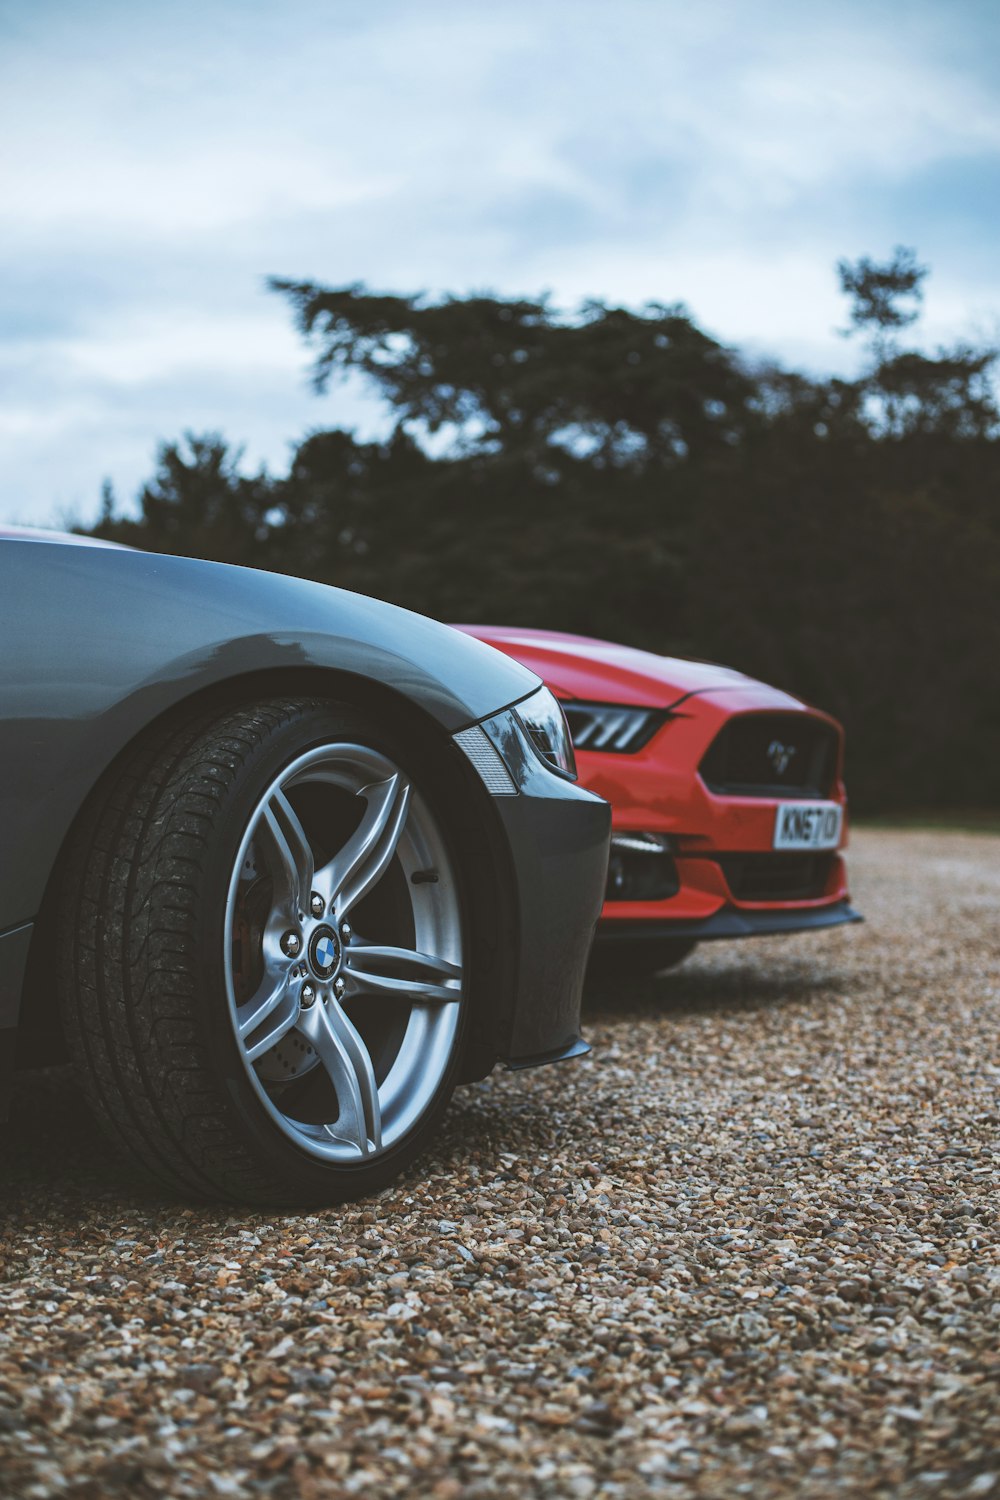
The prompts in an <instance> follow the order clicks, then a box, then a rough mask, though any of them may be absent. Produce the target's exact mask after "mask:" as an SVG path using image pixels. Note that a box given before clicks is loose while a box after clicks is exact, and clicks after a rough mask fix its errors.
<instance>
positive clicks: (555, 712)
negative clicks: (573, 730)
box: [514, 687, 576, 781]
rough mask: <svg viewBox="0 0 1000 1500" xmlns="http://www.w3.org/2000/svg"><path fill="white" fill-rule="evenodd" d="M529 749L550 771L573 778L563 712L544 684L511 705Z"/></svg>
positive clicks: (572, 760)
mask: <svg viewBox="0 0 1000 1500" xmlns="http://www.w3.org/2000/svg"><path fill="white" fill-rule="evenodd" d="M514 713H515V714H516V715H517V717H518V719H519V720H520V721H521V725H522V727H523V729H524V731H525V733H526V734H527V736H528V739H529V740H530V741H531V745H532V749H533V750H534V751H535V753H536V754H537V755H538V756H539V758H540V759H541V760H543V761H544V762H545V764H546V765H547V766H549V767H550V768H551V769H552V770H553V771H558V772H559V773H560V774H561V775H563V776H568V777H569V778H570V779H571V780H573V781H575V780H576V757H575V756H574V754H573V740H572V738H571V736H570V732H569V725H568V724H567V723H566V715H565V714H564V713H563V711H562V708H561V707H560V705H559V700H558V699H557V698H555V697H554V696H553V694H552V693H550V692H549V690H548V688H547V687H540V688H539V689H538V691H537V693H532V695H531V697H530V698H525V699H523V700H522V701H521V702H520V703H517V704H515V705H514Z"/></svg>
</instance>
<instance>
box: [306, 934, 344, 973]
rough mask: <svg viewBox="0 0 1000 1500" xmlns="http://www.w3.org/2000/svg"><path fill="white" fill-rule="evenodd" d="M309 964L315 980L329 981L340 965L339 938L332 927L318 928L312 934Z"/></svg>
mask: <svg viewBox="0 0 1000 1500" xmlns="http://www.w3.org/2000/svg"><path fill="white" fill-rule="evenodd" d="M309 963H310V965H311V967H312V971H313V973H314V974H315V975H316V977H317V979H329V978H330V975H331V974H332V973H333V971H334V970H335V969H336V967H337V965H338V964H339V963H340V938H339V937H338V936H337V934H336V933H335V932H334V930H333V928H332V927H318V928H317V929H316V931H315V932H314V933H313V935H312V941H311V942H310V944H309Z"/></svg>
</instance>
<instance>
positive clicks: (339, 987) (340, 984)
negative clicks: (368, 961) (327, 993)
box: [333, 979, 347, 1000]
mask: <svg viewBox="0 0 1000 1500" xmlns="http://www.w3.org/2000/svg"><path fill="white" fill-rule="evenodd" d="M346 989H347V985H346V984H345V983H344V981H343V980H342V979H335V980H334V981H333V993H334V994H335V995H336V997H337V999H338V1000H341V999H343V996H344V991H345V990H346Z"/></svg>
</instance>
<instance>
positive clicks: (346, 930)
mask: <svg viewBox="0 0 1000 1500" xmlns="http://www.w3.org/2000/svg"><path fill="white" fill-rule="evenodd" d="M351 933H352V928H351V924H350V922H341V924H340V935H341V937H342V938H343V939H344V942H345V943H347V942H349V941H350V938H351Z"/></svg>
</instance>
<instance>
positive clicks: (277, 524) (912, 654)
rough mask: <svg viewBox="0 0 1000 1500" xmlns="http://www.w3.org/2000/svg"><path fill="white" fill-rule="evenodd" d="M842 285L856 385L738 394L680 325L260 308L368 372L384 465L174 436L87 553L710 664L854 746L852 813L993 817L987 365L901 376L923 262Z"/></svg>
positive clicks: (511, 308)
mask: <svg viewBox="0 0 1000 1500" xmlns="http://www.w3.org/2000/svg"><path fill="white" fill-rule="evenodd" d="M839 272H840V277H841V284H842V286H843V288H844V290H845V292H846V293H847V294H848V296H849V297H850V298H851V299H852V305H851V320H852V324H853V326H854V327H855V329H857V330H858V331H859V332H862V333H864V334H866V335H867V336H868V338H869V342H870V358H869V365H868V368H867V369H866V370H865V371H864V372H863V374H862V375H861V376H860V377H859V378H858V379H856V380H843V379H837V378H830V379H823V378H820V377H816V376H811V377H810V376H805V375H803V374H801V373H799V372H796V371H793V370H786V369H783V368H781V367H780V366H778V365H776V364H773V363H772V364H761V363H758V364H756V365H750V364H749V363H747V362H746V361H744V360H741V358H740V357H739V355H738V354H737V353H736V352H735V351H733V350H731V349H728V348H726V347H725V346H724V345H722V344H720V343H718V342H717V341H716V340H714V339H712V338H711V337H710V336H709V335H707V334H706V333H704V332H703V331H702V330H701V329H699V328H698V327H697V326H696V325H695V324H694V322H693V321H692V320H691V318H690V317H689V316H688V315H687V314H686V313H685V312H684V311H683V309H681V308H679V307H669V306H662V305H659V304H648V305H647V306H645V307H643V308H641V309H639V310H633V311H630V310H628V309H623V308H619V307H613V306H607V305H605V304H602V303H598V302H589V303H586V304H584V305H583V306H582V307H580V308H578V309H577V310H576V311H575V312H574V313H573V314H572V315H563V314H561V313H560V312H558V311H557V310H556V309H555V308H554V307H553V306H552V305H551V304H550V302H549V301H548V300H547V299H545V298H538V299H535V300H530V299H506V298H502V297H492V296H488V295H486V294H482V295H479V296H476V297H465V298H458V297H455V298H447V299H443V300H441V301H438V302H433V301H427V300H425V299H422V298H419V297H414V296H382V295H376V294H374V293H371V292H369V291H367V290H366V289H365V288H364V287H363V286H353V287H346V288H340V289H336V288H334V289H329V288H323V287H318V286H315V285H313V284H311V283H293V282H277V283H275V284H274V285H275V286H276V288H277V289H278V290H279V291H281V292H283V293H284V294H285V295H287V296H288V297H289V298H290V299H291V303H292V306H293V308H294V309H295V313H296V317H297V320H298V323H299V326H300V328H301V329H302V331H303V332H304V333H305V334H306V336H307V337H308V339H309V341H310V343H311V345H312V347H313V349H314V352H315V365H314V378H315V381H316V384H317V387H318V388H319V389H321V390H325V389H327V388H328V386H329V384H330V383H331V382H332V380H333V378H334V377H335V376H337V375H339V374H342V373H346V372H348V371H351V370H355V371H360V372H362V374H364V375H365V376H366V378H368V379H369V380H370V381H372V382H373V383H374V385H375V387H376V389H377V390H378V391H379V392H380V394H381V395H382V397H383V398H384V400H385V402H386V405H387V406H388V408H389V410H390V412H392V413H393V414H394V415H395V418H396V427H395V431H394V434H393V436H392V437H391V438H390V439H389V440H388V441H387V442H382V443H363V442H360V441H359V440H358V439H357V437H356V436H355V435H354V434H352V433H350V432H347V431H344V430H343V429H340V428H336V427H332V428H330V429H328V430H321V431H315V432H312V433H309V434H307V435H306V436H305V437H304V438H303V439H302V441H301V442H300V443H299V445H298V447H297V448H296V449H295V451H294V453H293V456H292V459H291V462H290V465H289V468H288V471H287V472H286V473H283V474H277V475H272V474H268V473H266V472H261V473H258V474H252V475H247V474H244V473H243V472H242V468H241V464H240V454H239V452H238V450H232V449H230V448H229V447H228V446H227V444H226V443H225V442H224V441H223V439H222V438H221V437H219V436H218V435H212V434H210V435H207V436H204V437H195V436H191V435H188V437H187V438H185V439H184V441H183V442H182V443H180V444H168V445H165V446H164V447H163V448H162V449H161V450H160V453H159V455H158V460H157V469H156V473H155V475H154V477H153V479H152V480H151V481H150V482H149V483H148V484H147V485H146V486H144V487H143V490H142V491H141V493H140V495H139V497H138V511H139V513H138V515H137V517H136V518H134V519H127V518H124V517H120V516H117V515H116V513H115V506H114V502H113V497H111V496H110V495H109V496H108V497H107V501H106V505H105V511H104V514H103V515H102V517H101V520H100V521H99V522H98V525H97V527H96V528H95V530H96V532H97V534H99V535H103V536H108V537H111V538H113V539H116V540H120V541H131V542H134V543H135V544H136V545H140V546H149V547H152V548H155V549H158V550H163V551H176V552H191V553H194V554H196V555H200V556H203V557H215V558H222V559H227V560H229V561H234V562H242V563H248V564H251V565H253V566H261V567H269V568H272V569H278V570H283V571H286V572H289V573H294V574H299V575H303V576H307V577H312V578H318V579H320V580H322V581H324V582H330V583H338V584H341V585H343V586H345V587H348V588H353V589H357V590H360V591H362V592H366V593H371V594H376V595H380V596H381V597H384V598H388V599H392V600H394V601H395V602H397V603H400V604H404V605H408V606H410V607H411V608H415V609H418V610H422V611H424V612H425V613H428V614H432V615H435V616H437V617H438V618H441V619H446V620H449V619H450V620H481V621H492V622H497V623H503V622H507V623H512V624H521V625H537V626H547V627H552V628H561V629H568V630H576V631H579V632H581V633H584V634H594V635H600V636H606V637H608V638H610V639H612V640H621V641H625V642H629V643H632V644H635V645H640V646H645V647H647V648H648V649H651V650H654V651H661V652H673V653H680V654H689V655H696V656H705V657H709V658H715V659H720V660H723V661H726V662H729V663H730V664H732V665H733V666H736V667H740V668H742V669H743V670H745V671H747V672H749V673H751V674H752V675H754V676H760V677H763V678H764V679H765V680H768V681H772V682H774V683H775V684H776V685H778V686H780V687H784V688H787V689H788V690H789V691H790V692H793V693H796V694H799V695H801V696H804V697H806V698H807V699H810V700H811V701H814V702H816V703H819V704H821V705H822V706H824V707H826V708H829V709H830V710H831V711H832V712H833V713H835V714H837V715H838V717H840V718H842V719H843V720H844V723H845V725H846V728H847V733H848V744H849V763H848V775H849V781H850V786H851V791H852V796H853V798H854V803H855V806H857V807H859V808H875V807H878V808H881V809H887V808H891V807H908V806H909V807H912V806H914V805H918V804H922V805H925V806H932V805H933V806H946V805H949V804H952V805H954V804H956V803H964V804H966V805H968V804H969V803H970V802H977V803H980V804H981V805H983V806H987V805H992V806H1000V712H998V710H997V709H996V707H995V701H994V700H995V695H993V694H991V693H990V691H989V689H988V687H987V684H989V683H991V682H992V680H993V678H994V676H995V662H996V660H997V658H998V656H1000V612H998V611H997V609H996V600H997V598H998V597H1000V503H998V496H1000V421H998V414H997V405H996V392H995V386H994V369H995V353H994V351H993V350H992V349H988V348H975V347H971V346H969V347H966V346H958V347H956V348H954V349H951V350H939V351H937V353H936V354H934V355H931V354H927V353H925V352H921V351H919V350H915V349H912V348H908V347H906V342H907V341H906V340H905V339H904V334H905V332H906V330H908V329H910V328H911V327H912V326H913V324H914V322H915V318H916V314H917V312H918V311H919V306H920V298H921V294H922V287H923V281H924V278H925V277H926V275H927V272H926V268H925V267H923V266H921V265H919V264H918V262H917V259H916V256H915V254H914V252H912V251H904V250H899V251H897V252H895V255H894V256H893V258H892V259H890V261H889V262H887V263H879V262H876V261H873V260H871V259H868V258H865V259H863V260H861V261H858V262H855V263H853V264H852V263H847V262H842V263H841V265H840V267H839ZM430 434H435V440H434V442H433V444H430V443H428V441H427V438H428V436H429V435H430Z"/></svg>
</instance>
